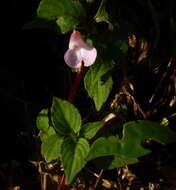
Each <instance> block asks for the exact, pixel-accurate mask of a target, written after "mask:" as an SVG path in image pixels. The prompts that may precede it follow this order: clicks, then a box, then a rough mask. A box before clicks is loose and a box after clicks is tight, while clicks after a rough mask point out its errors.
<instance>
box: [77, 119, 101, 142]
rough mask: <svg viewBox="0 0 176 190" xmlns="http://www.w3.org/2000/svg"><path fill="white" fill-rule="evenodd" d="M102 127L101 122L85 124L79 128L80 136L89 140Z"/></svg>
mask: <svg viewBox="0 0 176 190" xmlns="http://www.w3.org/2000/svg"><path fill="white" fill-rule="evenodd" d="M103 125H104V122H102V121H97V122H90V123H86V124H84V125H83V126H82V127H81V131H80V134H81V135H82V136H83V137H85V138H86V139H91V138H93V137H94V136H95V135H96V133H97V132H98V130H99V129H100V128H101V127H102V126H103Z"/></svg>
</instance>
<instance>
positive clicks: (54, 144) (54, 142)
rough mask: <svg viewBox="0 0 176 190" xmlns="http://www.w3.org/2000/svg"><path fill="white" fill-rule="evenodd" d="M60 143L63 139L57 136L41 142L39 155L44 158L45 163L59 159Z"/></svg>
mask: <svg viewBox="0 0 176 190" xmlns="http://www.w3.org/2000/svg"><path fill="white" fill-rule="evenodd" d="M62 142H63V137H60V136H58V135H57V134H55V135H51V136H49V137H48V138H46V139H45V140H44V141H43V142H42V145H41V153H42V155H43V156H44V158H45V160H46V162H51V161H53V160H55V159H58V158H59V157H60V149H61V144H62Z"/></svg>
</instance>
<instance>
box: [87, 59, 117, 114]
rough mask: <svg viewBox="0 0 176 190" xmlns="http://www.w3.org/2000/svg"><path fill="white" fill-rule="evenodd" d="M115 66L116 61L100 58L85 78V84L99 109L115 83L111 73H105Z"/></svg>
mask: <svg viewBox="0 0 176 190" xmlns="http://www.w3.org/2000/svg"><path fill="white" fill-rule="evenodd" d="M113 66H114V62H113V61H111V62H109V63H108V62H103V61H102V59H100V58H99V59H98V60H97V61H96V64H94V65H93V66H92V67H91V68H90V69H89V71H88V72H87V73H86V76H85V78H84V86H85V89H86V90H87V92H88V95H89V96H90V97H91V98H92V99H93V100H94V103H95V107H96V109H97V110H98V111H99V110H100V109H101V107H102V105H103V104H104V103H105V101H106V100H107V98H108V96H109V94H110V92H111V89H112V85H113V81H112V78H111V75H110V74H107V75H105V74H106V73H108V71H110V70H111V69H112V68H113Z"/></svg>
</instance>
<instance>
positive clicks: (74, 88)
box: [58, 63, 84, 190]
mask: <svg viewBox="0 0 176 190" xmlns="http://www.w3.org/2000/svg"><path fill="white" fill-rule="evenodd" d="M83 68H84V66H83V63H82V65H81V67H80V68H79V71H78V72H77V74H76V78H75V80H74V82H73V84H72V86H71V88H70V93H69V96H68V99H67V100H68V102H70V103H72V104H73V102H74V99H75V96H76V94H77V91H78V88H79V85H80V82H81V79H82V76H83V70H84V69H83ZM66 187H67V185H66V184H65V175H64V174H63V176H62V180H61V182H60V183H59V187H58V189H59V190H65V189H66Z"/></svg>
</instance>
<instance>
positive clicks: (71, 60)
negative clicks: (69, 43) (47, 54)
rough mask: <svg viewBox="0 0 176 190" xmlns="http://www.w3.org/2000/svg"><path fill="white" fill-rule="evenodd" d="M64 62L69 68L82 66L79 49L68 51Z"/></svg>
mask: <svg viewBox="0 0 176 190" xmlns="http://www.w3.org/2000/svg"><path fill="white" fill-rule="evenodd" d="M64 60H65V62H66V64H67V65H68V66H69V67H71V68H80V67H81V64H82V56H81V54H80V49H68V50H67V51H66V52H65V55H64Z"/></svg>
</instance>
